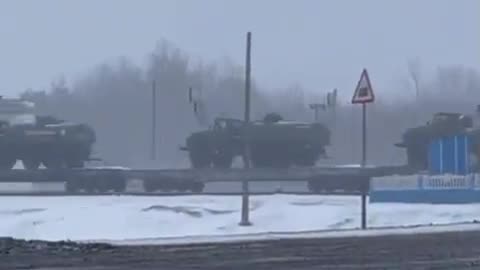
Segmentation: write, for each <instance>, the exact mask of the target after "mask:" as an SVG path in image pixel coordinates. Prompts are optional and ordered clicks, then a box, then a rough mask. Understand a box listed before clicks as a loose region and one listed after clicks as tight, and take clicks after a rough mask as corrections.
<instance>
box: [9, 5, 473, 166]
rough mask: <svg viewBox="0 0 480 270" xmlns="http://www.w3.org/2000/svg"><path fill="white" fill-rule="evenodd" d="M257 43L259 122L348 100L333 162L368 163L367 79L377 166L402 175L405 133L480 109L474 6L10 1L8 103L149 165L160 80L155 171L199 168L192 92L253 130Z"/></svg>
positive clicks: (113, 157)
mask: <svg viewBox="0 0 480 270" xmlns="http://www.w3.org/2000/svg"><path fill="white" fill-rule="evenodd" d="M247 31H252V33H253V47H252V50H253V51H252V57H253V59H252V64H253V70H252V75H253V79H254V90H255V95H254V96H253V99H254V105H253V118H260V117H262V116H263V115H264V114H265V113H266V112H268V111H278V112H280V113H282V114H283V115H284V116H285V117H286V118H288V119H295V120H312V117H313V112H312V111H311V110H309V109H308V104H309V103H312V102H319V101H322V99H323V96H324V94H325V93H326V92H327V91H330V90H332V89H333V88H337V89H338V90H339V95H340V99H339V103H338V106H337V108H336V110H335V112H336V113H335V114H334V113H333V112H330V113H328V114H327V113H325V114H322V120H325V121H327V123H328V124H329V125H330V127H331V128H332V131H333V134H334V136H335V137H334V139H333V143H334V145H333V146H332V147H330V149H328V151H329V154H330V156H332V159H331V160H329V161H328V162H332V163H334V162H335V163H355V162H358V161H359V160H360V150H361V148H360V145H359V144H360V141H361V140H360V116H359V114H358V113H359V108H358V106H352V105H350V104H349V99H350V96H351V94H352V92H353V89H354V87H355V84H356V82H357V80H358V78H359V76H360V72H361V70H362V68H363V67H366V68H368V70H369V73H370V76H371V79H372V83H373V86H374V90H375V91H376V96H377V98H378V100H377V101H378V102H377V103H376V104H374V105H373V106H371V107H369V114H370V115H369V116H370V118H369V144H368V159H369V163H374V164H392V163H403V162H404V155H403V153H402V151H399V150H397V149H395V148H394V147H393V143H394V142H397V141H398V140H399V139H400V136H401V132H402V131H403V130H404V129H405V128H406V127H409V126H411V125H413V124H417V123H421V122H424V121H425V120H426V119H427V118H428V117H430V115H431V113H433V112H435V111H438V110H444V111H456V110H459V111H462V112H469V113H470V112H472V111H473V110H474V106H475V105H476V104H477V103H480V102H479V100H480V91H479V88H480V75H479V73H478V70H479V69H480V49H479V48H480V2H479V1H475V0H470V1H468V0H463V1H448V0H443V1H440V0H424V1H415V0H409V1H380V0H377V1H374V0H370V1H361V2H358V1H346V0H344V1H279V0H265V1H261V2H259V1H253V0H249V1H220V0H215V1H214V0H205V1H188V0H185V1H169V0H164V1H153V0H152V1H148V0H144V1H141V2H138V1H126V0H125V1H119V0H104V1H93V0H85V1H76V2H73V1H70V2H66V1H60V0H57V1H54V0H45V1H36V2H34V1H29V2H27V1H7V0H3V1H1V0H0V35H1V36H2V37H3V38H2V43H1V44H0V59H1V61H0V74H3V76H2V79H1V80H0V91H2V94H4V95H7V96H14V95H18V94H20V93H23V92H24V91H25V90H27V89H30V90H31V91H30V92H29V93H28V95H25V96H26V97H29V98H31V99H32V100H34V101H36V102H37V104H38V106H39V109H40V111H41V112H43V113H52V114H54V115H57V116H59V117H62V118H66V119H69V120H73V121H82V122H86V123H89V124H91V125H93V126H94V128H95V129H96V131H97V133H98V139H99V141H98V143H97V145H96V150H97V152H98V156H100V157H102V158H105V159H106V160H107V161H109V162H110V163H114V164H116V165H127V166H136V165H140V164H146V162H148V158H149V153H150V151H149V147H150V144H149V143H150V137H149V136H150V107H149V106H150V104H151V96H150V87H151V82H152V80H153V79H155V80H156V81H157V87H158V90H159V94H158V105H159V110H158V125H157V126H158V134H159V138H158V139H159V145H158V153H159V156H160V161H157V162H155V164H156V165H158V166H162V167H165V166H186V163H185V162H186V155H185V153H182V152H180V151H178V146H179V145H181V144H182V143H183V141H184V139H185V137H186V136H187V135H188V134H189V132H191V131H193V130H196V129H198V128H200V125H199V124H198V122H197V121H196V119H195V117H194V116H193V113H192V108H191V106H190V104H188V100H187V98H186V91H187V89H188V87H194V88H195V89H203V97H204V99H205V102H206V104H207V116H208V118H209V119H210V120H211V119H212V118H213V117H214V116H216V115H219V114H223V115H227V116H232V117H242V110H243V107H242V103H243V93H242V90H243V87H244V81H243V77H244V71H243V65H244V57H245V34H246V32H247ZM62 78H64V79H65V80H63V79H62ZM412 79H417V80H412ZM415 81H416V82H417V84H415ZM52 82H53V84H51V83H52ZM42 91H47V92H46V93H43V92H42ZM417 93H418V94H419V96H418V99H417V100H418V102H417V103H413V102H412V101H413V100H414V99H415V96H416V94H417ZM125 153H128V155H127V154H125Z"/></svg>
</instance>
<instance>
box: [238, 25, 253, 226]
mask: <svg viewBox="0 0 480 270" xmlns="http://www.w3.org/2000/svg"><path fill="white" fill-rule="evenodd" d="M251 39H252V33H251V32H248V33H247V53H246V65H245V128H246V129H247V130H248V126H249V124H250V64H251V62H250V47H251ZM249 136H250V134H249V133H248V132H246V133H245V137H244V142H245V149H244V151H245V153H244V158H243V165H244V167H245V169H247V170H248V169H250V140H249V139H250V138H249ZM248 184H249V183H248V179H244V180H243V182H242V219H241V221H240V224H239V225H240V226H250V225H252V224H251V223H250V221H249V213H248V212H249V209H248V206H249V197H248V195H249V187H248Z"/></svg>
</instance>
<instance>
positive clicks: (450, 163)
mask: <svg viewBox="0 0 480 270" xmlns="http://www.w3.org/2000/svg"><path fill="white" fill-rule="evenodd" d="M468 148H469V138H468V136H466V135H457V136H451V137H443V138H440V139H437V140H435V141H433V142H432V143H430V145H429V148H428V169H429V172H430V174H444V173H450V174H460V175H466V174H468V173H469V172H470V168H469V164H470V160H469V151H468Z"/></svg>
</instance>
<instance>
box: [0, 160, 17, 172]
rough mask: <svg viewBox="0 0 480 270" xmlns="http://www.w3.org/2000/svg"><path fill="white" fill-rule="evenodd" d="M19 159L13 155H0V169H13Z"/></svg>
mask: <svg viewBox="0 0 480 270" xmlns="http://www.w3.org/2000/svg"><path fill="white" fill-rule="evenodd" d="M15 163H17V160H16V159H15V158H11V157H0V170H11V169H12V168H13V166H15Z"/></svg>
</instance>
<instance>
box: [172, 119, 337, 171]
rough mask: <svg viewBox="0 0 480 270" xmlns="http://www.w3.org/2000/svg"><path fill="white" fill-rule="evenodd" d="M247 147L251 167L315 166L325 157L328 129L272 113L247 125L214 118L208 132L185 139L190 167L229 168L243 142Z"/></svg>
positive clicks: (241, 154)
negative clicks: (284, 118)
mask: <svg viewBox="0 0 480 270" xmlns="http://www.w3.org/2000/svg"><path fill="white" fill-rule="evenodd" d="M246 140H248V142H249V145H250V157H251V162H252V165H253V167H260V168H261V167H278V168H286V167H290V166H314V165H315V163H316V162H317V161H318V160H319V159H320V158H321V157H324V156H326V150H325V147H326V146H328V145H330V130H329V129H328V128H327V127H326V126H324V125H323V124H320V123H304V122H295V121H285V120H283V118H282V117H281V116H280V115H278V114H275V113H271V114H267V115H266V116H265V117H264V119H263V120H259V121H253V122H250V123H249V124H248V125H246V124H245V122H244V121H243V120H238V119H231V118H216V119H215V121H214V124H213V126H212V127H211V128H209V129H208V130H203V131H199V132H195V133H193V134H191V135H190V136H188V138H187V139H186V146H185V147H183V148H181V149H182V150H184V151H187V152H188V154H189V158H190V163H191V166H192V167H193V168H207V167H214V168H230V167H231V166H232V162H233V160H234V158H236V157H242V156H243V153H244V149H245V147H244V146H245V141H246Z"/></svg>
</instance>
